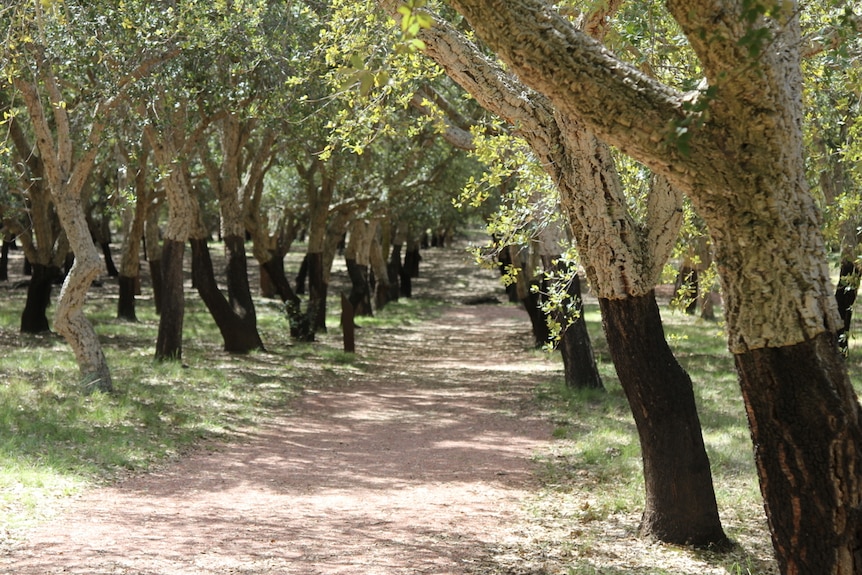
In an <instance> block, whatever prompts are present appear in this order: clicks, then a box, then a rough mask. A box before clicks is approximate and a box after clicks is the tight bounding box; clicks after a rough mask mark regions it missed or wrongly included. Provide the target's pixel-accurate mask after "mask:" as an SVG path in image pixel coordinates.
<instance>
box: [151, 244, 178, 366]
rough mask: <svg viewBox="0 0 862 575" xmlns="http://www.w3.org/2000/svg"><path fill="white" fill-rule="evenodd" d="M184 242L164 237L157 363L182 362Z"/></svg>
mask: <svg viewBox="0 0 862 575" xmlns="http://www.w3.org/2000/svg"><path fill="white" fill-rule="evenodd" d="M184 252H185V242H179V241H175V240H171V239H168V238H165V240H164V242H163V247H162V257H161V260H160V262H161V263H160V267H161V270H162V306H161V316H160V318H159V335H158V339H157V340H156V354H155V358H156V359H157V360H180V359H182V356H183V320H184V317H185V297H184V294H183V279H184V278H183V254H184Z"/></svg>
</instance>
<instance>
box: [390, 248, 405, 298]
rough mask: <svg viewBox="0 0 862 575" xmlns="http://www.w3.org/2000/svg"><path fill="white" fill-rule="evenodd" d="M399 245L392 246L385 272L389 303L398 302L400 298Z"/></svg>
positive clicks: (400, 266)
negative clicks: (387, 277)
mask: <svg viewBox="0 0 862 575" xmlns="http://www.w3.org/2000/svg"><path fill="white" fill-rule="evenodd" d="M401 269H402V265H401V245H400V244H393V245H392V253H390V254H389V262H387V264H386V272H387V275H388V276H389V301H398V298H399V297H401Z"/></svg>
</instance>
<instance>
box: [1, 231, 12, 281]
mask: <svg viewBox="0 0 862 575" xmlns="http://www.w3.org/2000/svg"><path fill="white" fill-rule="evenodd" d="M10 243H11V242H9V240H3V245H2V247H0V282H5V281H6V280H8V279H9V246H10Z"/></svg>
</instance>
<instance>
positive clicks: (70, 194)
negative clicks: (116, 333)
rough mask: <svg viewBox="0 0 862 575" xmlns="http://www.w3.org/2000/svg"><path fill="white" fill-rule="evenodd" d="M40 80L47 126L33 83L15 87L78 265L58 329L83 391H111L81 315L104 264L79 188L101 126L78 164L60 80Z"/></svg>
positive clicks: (49, 76)
mask: <svg viewBox="0 0 862 575" xmlns="http://www.w3.org/2000/svg"><path fill="white" fill-rule="evenodd" d="M42 81H43V83H44V87H45V90H46V92H47V94H48V101H49V102H50V103H51V109H52V114H51V116H52V120H53V122H49V119H48V116H47V114H46V112H45V110H44V108H43V102H42V97H41V96H40V94H39V92H38V89H37V87H36V85H35V84H30V83H28V82H26V81H24V80H23V79H21V78H17V79H16V80H15V82H14V84H15V87H16V88H17V89H18V90H19V91H20V92H21V94H22V96H23V99H24V103H25V104H26V106H27V110H28V112H29V115H30V119H31V121H32V123H33V130H34V133H35V135H36V142H37V145H38V147H39V150H40V152H41V158H42V161H43V162H44V168H45V177H46V180H47V182H48V184H49V186H50V188H51V194H52V196H53V199H54V205H55V208H56V210H57V216H58V218H59V220H60V223H61V225H62V227H63V230H64V231H65V233H66V238H67V239H68V242H69V246H70V248H71V249H72V251H73V252H74V253H75V263H74V264H73V266H72V268H71V270H69V273H68V275H67V276H66V279H65V281H64V282H63V287H62V289H61V290H60V297H59V298H58V300H57V310H56V312H55V313H54V329H56V330H57V332H58V333H59V334H60V335H62V336H63V338H64V339H65V340H66V342H67V343H68V344H69V347H71V348H72V351H73V352H74V354H75V358H76V360H77V362H78V368H79V369H80V371H81V375H82V377H83V380H82V384H83V386H84V390H85V391H88V392H89V391H93V390H99V391H110V390H111V389H112V382H111V372H110V369H109V368H108V362H107V360H106V359H105V355H104V353H103V352H102V346H101V344H100V343H99V338H98V337H97V335H96V331H95V329H93V326H92V324H91V323H90V322H89V320H87V317H86V316H85V315H84V311H83V308H84V303H85V301H86V298H87V291H88V290H89V288H90V284H91V283H92V282H93V280H94V279H95V278H96V277H98V275H99V272H100V270H101V268H102V265H101V261H100V260H99V254H98V252H97V251H96V247H95V245H94V244H93V240H92V237H91V236H90V230H89V228H88V226H87V219H86V215H85V214H84V209H83V203H82V201H81V190H82V189H83V187H84V183H85V182H86V180H87V177H88V176H89V174H90V171H91V170H92V167H93V163H94V162H95V159H96V153H97V151H98V147H97V146H96V145H95V144H96V142H97V141H98V137H99V135H100V134H101V131H102V129H103V126H102V125H101V124H99V123H94V124H93V127H92V129H91V133H90V136H91V141H90V145H91V148H90V149H89V150H88V151H87V152H85V153H84V154H83V156H82V157H80V158H78V159H77V161H76V159H75V158H74V152H73V144H72V132H71V122H70V119H69V116H68V114H67V111H66V108H65V106H61V105H60V103H61V102H62V96H61V94H60V88H59V84H58V81H57V79H56V77H54V75H53V73H52V71H51V70H50V69H48V68H43V69H42ZM52 124H53V131H52Z"/></svg>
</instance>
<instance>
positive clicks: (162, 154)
mask: <svg viewBox="0 0 862 575" xmlns="http://www.w3.org/2000/svg"><path fill="white" fill-rule="evenodd" d="M165 113H167V112H166V111H165ZM176 113H177V114H178V115H179V116H180V117H182V115H183V113H182V111H176ZM176 124H177V125H182V123H181V122H180V119H179V118H177V122H176ZM178 130H179V129H178V128H177V131H175V130H174V129H173V128H166V129H165V132H164V133H162V134H158V133H157V132H156V131H155V129H154V128H153V127H152V126H147V128H146V129H145V135H146V137H147V140H148V141H149V144H150V148H151V149H152V151H153V156H154V158H155V161H156V164H157V165H158V166H160V168H161V169H163V170H166V171H167V173H166V175H165V177H163V178H162V185H163V186H164V189H165V197H166V199H167V203H168V223H167V226H166V228H165V232H164V240H163V244H162V257H161V283H162V295H161V300H162V301H161V314H160V316H159V332H158V338H157V339H156V351H155V359H157V360H180V359H182V355H183V344H182V342H183V321H184V319H185V295H184V293H183V284H184V273H183V259H184V258H183V255H184V252H185V244H186V241H187V240H188V238H189V235H190V233H191V230H192V228H193V226H194V225H195V207H194V201H195V200H194V198H192V196H191V188H190V186H189V182H188V174H187V169H188V168H187V165H186V164H185V163H184V162H181V161H176V159H177V158H179V157H180V156H181V154H180V150H181V149H182V148H183V144H184V142H185V134H182V133H179V131H178Z"/></svg>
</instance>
